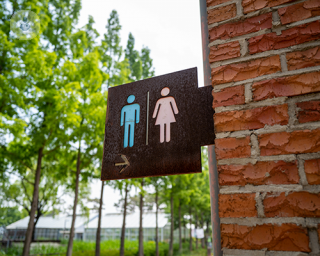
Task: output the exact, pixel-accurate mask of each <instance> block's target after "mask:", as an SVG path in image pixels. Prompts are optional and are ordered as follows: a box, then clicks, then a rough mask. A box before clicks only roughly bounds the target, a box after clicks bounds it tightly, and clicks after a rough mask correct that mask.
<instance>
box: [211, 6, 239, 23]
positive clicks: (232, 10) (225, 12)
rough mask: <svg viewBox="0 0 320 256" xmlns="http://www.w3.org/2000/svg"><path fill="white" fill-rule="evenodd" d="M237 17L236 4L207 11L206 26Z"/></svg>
mask: <svg viewBox="0 0 320 256" xmlns="http://www.w3.org/2000/svg"><path fill="white" fill-rule="evenodd" d="M236 15H237V7H236V4H230V5H227V6H223V7H219V8H215V9H211V10H209V11H208V24H212V23H215V22H219V21H223V20H228V19H231V18H233V17H235V16H236Z"/></svg>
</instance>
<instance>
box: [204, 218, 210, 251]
mask: <svg viewBox="0 0 320 256" xmlns="http://www.w3.org/2000/svg"><path fill="white" fill-rule="evenodd" d="M208 237H210V233H209V221H208V220H207V232H206V238H205V239H206V247H208Z"/></svg>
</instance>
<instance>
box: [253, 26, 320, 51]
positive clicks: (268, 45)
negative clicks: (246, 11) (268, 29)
mask: <svg viewBox="0 0 320 256" xmlns="http://www.w3.org/2000/svg"><path fill="white" fill-rule="evenodd" d="M317 39H320V21H315V22H312V23H308V24H304V25H300V26H297V27H294V28H290V29H288V30H284V31H282V34H281V35H277V34H276V33H269V34H264V35H260V36H256V37H253V38H250V39H249V40H248V42H249V52H250V54H254V53H258V52H265V51H270V50H277V49H282V48H286V47H289V46H293V45H297V44H302V43H305V42H309V41H313V40H317Z"/></svg>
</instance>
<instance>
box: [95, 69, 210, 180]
mask: <svg viewBox="0 0 320 256" xmlns="http://www.w3.org/2000/svg"><path fill="white" fill-rule="evenodd" d="M164 87H168V88H169V89H170V93H169V94H168V95H166V96H161V90H162V89H163V88H164ZM211 90H212V88H211V87H202V88H198V85H197V69H196V68H192V69H187V70H183V71H179V72H175V73H171V74H168V75H163V76H158V77H154V78H150V79H146V80H142V81H138V82H134V83H130V84H125V85H121V86H118V87H114V88H110V89H109V94H108V109H107V120H106V130H105V141H104V153H103V161H102V173H101V180H112V179H128V178H139V177H149V176H162V175H174V174H186V173H195V172H201V152H200V146H202V145H209V144H213V143H214V128H213V127H214V126H213V109H212V95H211ZM148 92H149V115H148V145H146V134H147V95H148ZM130 95H134V96H135V100H134V101H133V102H132V103H131V104H129V103H128V102H127V98H128V96H130ZM167 97H173V98H174V99H175V102H176V106H177V109H178V111H179V112H178V113H177V114H174V111H173V108H172V107H174V106H173V105H174V102H173V101H171V103H169V104H171V107H168V104H167V105H165V102H169V99H167V100H165V101H160V103H161V102H162V103H163V104H161V105H160V109H161V108H162V109H161V110H159V111H158V115H160V113H161V116H162V114H164V112H165V113H166V117H165V118H164V119H163V120H164V122H165V120H168V119H171V120H173V119H172V118H173V117H172V116H174V118H175V122H172V123H171V124H170V130H171V132H170V134H171V138H170V141H169V142H166V137H165V140H164V142H163V143H160V125H156V120H157V118H152V115H153V112H154V109H155V107H156V103H157V101H158V100H159V99H163V98H167ZM171 99H172V98H171ZM133 104H139V106H140V120H139V123H135V129H134V145H133V146H132V147H130V146H129V145H128V147H124V134H125V131H124V126H120V123H121V122H120V121H121V110H122V108H123V107H124V106H126V105H133ZM127 113H128V112H127ZM136 114H137V113H136ZM134 117H136V116H134ZM133 119H134V118H133ZM159 122H160V123H161V121H159ZM129 138H130V136H129ZM121 155H122V157H121ZM124 156H125V157H124ZM126 158H127V159H128V161H129V163H130V166H127V167H126V168H125V169H123V167H125V166H126V165H123V166H115V164H116V163H124V162H125V159H126ZM121 170H123V171H122V172H121V173H120V171H121Z"/></svg>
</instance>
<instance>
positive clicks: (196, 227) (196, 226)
mask: <svg viewBox="0 0 320 256" xmlns="http://www.w3.org/2000/svg"><path fill="white" fill-rule="evenodd" d="M197 229H198V213H197V212H196V225H195V230H196V232H197ZM198 241H199V239H198V237H197V233H196V249H197V250H198Z"/></svg>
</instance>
